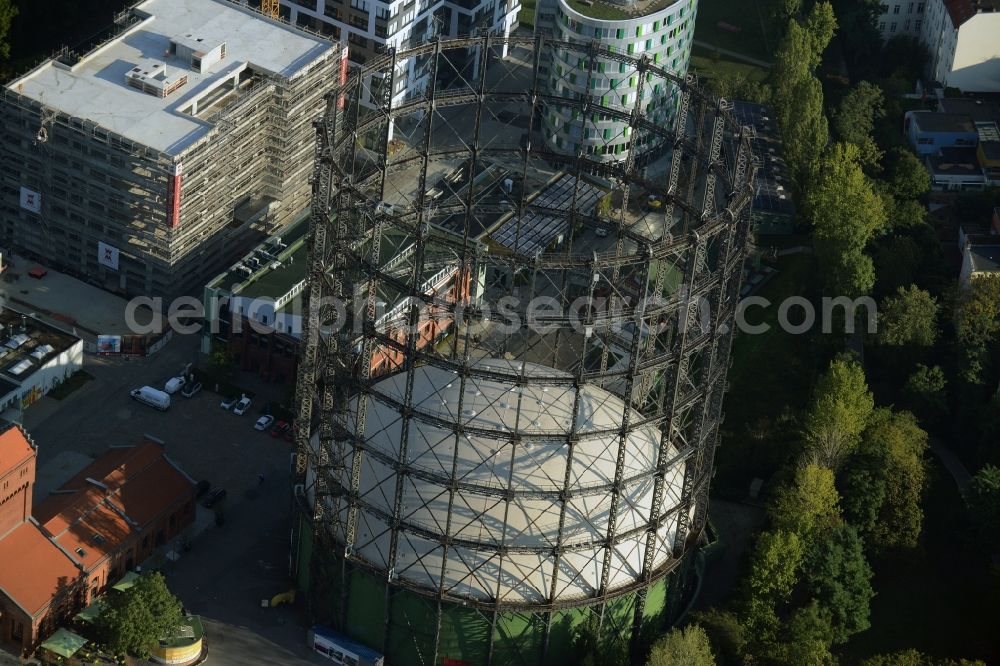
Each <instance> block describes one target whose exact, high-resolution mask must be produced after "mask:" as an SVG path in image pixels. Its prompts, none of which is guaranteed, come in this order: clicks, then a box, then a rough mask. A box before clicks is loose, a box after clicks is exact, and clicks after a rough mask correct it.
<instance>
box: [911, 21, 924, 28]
mask: <svg viewBox="0 0 1000 666" xmlns="http://www.w3.org/2000/svg"><path fill="white" fill-rule="evenodd" d="M923 24H924V22H923V21H917V23H916V25H914V26H913V29H914V30H920V26H922V25H923Z"/></svg>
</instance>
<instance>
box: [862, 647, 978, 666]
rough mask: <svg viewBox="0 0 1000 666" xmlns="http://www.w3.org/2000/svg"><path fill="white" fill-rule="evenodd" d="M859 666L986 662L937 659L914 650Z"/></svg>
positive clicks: (952, 665) (970, 665)
mask: <svg viewBox="0 0 1000 666" xmlns="http://www.w3.org/2000/svg"><path fill="white" fill-rule="evenodd" d="M861 666H986V662H983V661H979V660H975V661H972V660H969V659H947V658H945V659H939V658H937V657H930V656H928V655H926V654H923V653H921V652H917V651H916V650H906V651H904V652H894V653H893V654H880V655H875V656H874V657H869V658H868V659H865V660H864V661H863V662H861Z"/></svg>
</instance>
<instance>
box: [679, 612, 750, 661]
mask: <svg viewBox="0 0 1000 666" xmlns="http://www.w3.org/2000/svg"><path fill="white" fill-rule="evenodd" d="M692 620H693V621H694V622H695V624H697V625H698V626H700V627H701V628H702V629H704V630H705V633H706V634H708V642H709V643H710V644H711V645H712V653H713V654H714V655H715V661H716V663H718V664H719V666H743V650H744V647H745V645H746V639H745V638H744V636H743V626H742V625H741V624H740V620H739V618H738V617H736V615H735V614H734V613H731V612H729V611H725V610H720V609H718V608H710V609H708V610H706V611H701V612H697V613H694V614H693V616H692Z"/></svg>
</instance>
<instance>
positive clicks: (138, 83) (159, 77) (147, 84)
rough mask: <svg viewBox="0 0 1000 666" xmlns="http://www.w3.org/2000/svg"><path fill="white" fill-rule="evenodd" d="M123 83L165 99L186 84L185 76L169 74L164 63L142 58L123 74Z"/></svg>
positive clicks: (183, 74) (179, 73) (176, 73)
mask: <svg viewBox="0 0 1000 666" xmlns="http://www.w3.org/2000/svg"><path fill="white" fill-rule="evenodd" d="M125 83H127V84H128V85H130V86H132V87H133V88H137V89H138V90H141V91H142V92H144V93H148V94H150V95H153V96H154V97H166V96H167V95H169V94H170V93H172V92H173V91H175V90H177V89H178V88H180V87H181V86H183V85H184V84H185V83H187V74H185V73H184V72H180V71H178V72H174V73H170V72H169V71H168V69H167V65H166V64H165V63H162V62H159V61H157V60H152V59H149V58H144V59H143V60H142V61H141V62H140V63H139V64H138V65H136V66H135V67H133V68H132V69H130V70H129V71H128V73H127V74H125Z"/></svg>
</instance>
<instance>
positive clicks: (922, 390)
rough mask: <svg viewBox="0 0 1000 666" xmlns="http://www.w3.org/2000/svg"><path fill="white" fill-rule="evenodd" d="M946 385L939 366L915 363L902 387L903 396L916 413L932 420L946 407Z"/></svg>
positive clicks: (946, 382) (946, 381) (942, 371)
mask: <svg viewBox="0 0 1000 666" xmlns="http://www.w3.org/2000/svg"><path fill="white" fill-rule="evenodd" d="M947 387H948V380H947V379H946V378H945V375H944V370H942V369H941V367H940V366H937V365H935V366H931V367H927V366H926V365H924V364H923V363H917V367H916V369H915V370H914V371H913V374H911V375H910V376H909V378H908V379H907V380H906V385H905V386H904V387H903V396H904V397H905V398H906V401H907V402H908V403H909V404H910V405H912V407H913V409H914V410H916V411H917V413H919V414H922V415H924V417H925V418H929V419H931V420H934V419H935V418H937V417H939V416H941V415H942V414H943V413H944V412H945V410H946V409H947V403H946V401H945V400H946V397H947V396H946V395H945V390H946V389H947Z"/></svg>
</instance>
